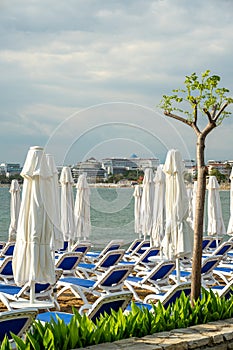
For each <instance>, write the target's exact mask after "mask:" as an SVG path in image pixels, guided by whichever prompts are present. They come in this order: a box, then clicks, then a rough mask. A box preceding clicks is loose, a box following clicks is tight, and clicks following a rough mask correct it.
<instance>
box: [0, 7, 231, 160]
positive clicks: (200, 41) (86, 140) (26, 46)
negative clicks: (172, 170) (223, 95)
mask: <svg viewBox="0 0 233 350" xmlns="http://www.w3.org/2000/svg"><path fill="white" fill-rule="evenodd" d="M232 10H233V2H232V1H231V0H205V1H203V0H195V1H188V0H101V1H100V0H99V1H97V0H66V1H61V0H56V1H55V0H21V1H18V0H11V1H7V0H1V2H0V93H1V99H0V100H1V108H0V121H1V128H0V162H19V163H21V164H23V162H24V160H25V158H26V155H27V151H28V149H29V147H31V146H35V145H39V146H43V147H44V148H45V150H46V152H47V153H52V154H53V155H54V157H55V161H56V163H57V164H58V165H62V164H65V165H71V164H75V163H77V162H79V161H82V160H86V159H88V158H90V157H95V158H97V159H102V158H106V157H129V156H130V155H131V154H133V153H136V154H137V155H138V156H139V157H146V158H147V157H158V158H159V159H160V160H161V162H163V161H164V159H165V157H166V153H167V151H168V150H169V149H171V148H176V149H179V150H180V152H181V154H182V156H183V158H184V159H195V147H196V138H195V135H194V132H193V130H192V129H191V128H189V127H187V126H186V125H183V124H181V123H179V122H178V121H175V120H172V119H169V118H168V117H165V116H164V115H163V111H162V110H161V109H160V108H159V107H158V105H159V102H160V100H161V98H162V96H163V95H164V94H171V92H172V89H174V88H182V87H183V82H184V78H185V76H186V75H190V74H192V73H193V72H196V73H197V74H198V75H200V74H201V73H203V72H204V71H205V70H207V69H210V71H211V74H216V75H219V76H220V77H221V82H220V86H222V87H226V88H228V89H229V90H230V91H231V93H232V92H233V79H232V76H233V65H232V57H233V40H232V39H233V37H232V33H233V21H232V13H233V11H232ZM232 95H233V93H232ZM229 110H231V108H229ZM232 131H233V117H230V118H228V119H226V120H224V122H223V123H222V125H221V126H220V127H218V128H216V129H215V130H214V131H213V132H212V133H211V134H210V135H209V136H208V138H207V142H206V151H205V152H206V161H207V160H208V159H215V160H226V159H233V151H232Z"/></svg>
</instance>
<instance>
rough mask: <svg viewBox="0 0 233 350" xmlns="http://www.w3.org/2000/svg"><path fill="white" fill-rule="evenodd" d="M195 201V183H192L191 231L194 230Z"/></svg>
mask: <svg viewBox="0 0 233 350" xmlns="http://www.w3.org/2000/svg"><path fill="white" fill-rule="evenodd" d="M196 199H197V181H194V183H193V197H192V229H193V230H194V220H195V215H196Z"/></svg>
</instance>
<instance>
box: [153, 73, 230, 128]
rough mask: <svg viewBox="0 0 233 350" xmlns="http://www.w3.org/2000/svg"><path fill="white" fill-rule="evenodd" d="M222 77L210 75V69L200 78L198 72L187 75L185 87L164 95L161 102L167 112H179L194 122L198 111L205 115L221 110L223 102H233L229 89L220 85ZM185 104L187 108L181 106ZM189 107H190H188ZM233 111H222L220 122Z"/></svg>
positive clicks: (161, 106) (160, 105)
mask: <svg viewBox="0 0 233 350" xmlns="http://www.w3.org/2000/svg"><path fill="white" fill-rule="evenodd" d="M219 82H220V77H219V76H217V75H212V76H210V71H209V70H206V71H205V72H204V73H202V74H201V77H200V78H199V77H198V76H197V74H196V73H192V74H191V75H189V76H186V77H185V81H184V85H185V88H184V89H174V90H172V92H173V94H172V95H170V96H168V95H163V98H162V100H161V102H160V104H159V107H160V108H162V109H163V110H164V111H165V112H167V113H173V112H179V113H182V114H184V115H185V117H186V119H187V120H189V121H190V122H193V121H194V120H195V118H196V117H197V112H200V113H201V114H203V115H205V114H206V111H213V110H215V111H216V112H218V111H220V110H221V108H222V106H223V104H225V103H227V104H231V103H233V99H232V98H231V97H228V96H227V94H228V93H229V90H228V89H226V88H220V87H218V85H219ZM181 104H182V106H183V105H184V107H185V109H183V108H182V107H180V106H181ZM186 107H188V109H186ZM230 114H231V113H230V112H226V111H225V110H224V111H222V112H221V117H219V118H218V123H221V121H222V120H223V119H224V117H226V116H229V115H230Z"/></svg>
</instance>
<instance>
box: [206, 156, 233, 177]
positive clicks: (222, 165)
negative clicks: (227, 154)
mask: <svg viewBox="0 0 233 350" xmlns="http://www.w3.org/2000/svg"><path fill="white" fill-rule="evenodd" d="M207 168H208V173H209V174H210V172H211V170H213V169H216V170H218V171H219V172H220V173H221V174H222V175H225V176H226V179H229V177H230V173H231V168H232V165H231V161H220V160H209V161H208V162H207Z"/></svg>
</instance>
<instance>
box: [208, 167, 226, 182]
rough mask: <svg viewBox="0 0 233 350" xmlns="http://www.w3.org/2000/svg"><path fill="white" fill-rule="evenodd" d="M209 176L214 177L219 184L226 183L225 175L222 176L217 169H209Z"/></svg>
mask: <svg viewBox="0 0 233 350" xmlns="http://www.w3.org/2000/svg"><path fill="white" fill-rule="evenodd" d="M210 175H212V176H215V177H216V179H217V181H218V182H219V183H221V182H224V181H226V175H224V174H222V173H221V172H220V171H219V170H218V169H211V171H210Z"/></svg>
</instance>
